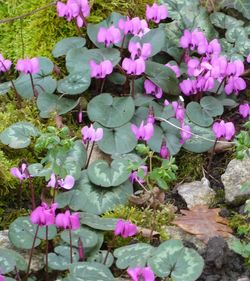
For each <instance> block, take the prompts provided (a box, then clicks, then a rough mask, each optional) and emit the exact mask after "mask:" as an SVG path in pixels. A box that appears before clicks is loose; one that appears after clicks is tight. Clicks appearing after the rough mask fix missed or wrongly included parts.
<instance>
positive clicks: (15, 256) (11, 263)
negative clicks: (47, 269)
mask: <svg viewBox="0 0 250 281" xmlns="http://www.w3.org/2000/svg"><path fill="white" fill-rule="evenodd" d="M15 268H16V269H17V270H21V271H25V270H26V268H27V262H26V261H25V259H24V258H23V257H22V256H21V255H20V254H19V253H17V252H16V251H13V250H10V249H6V248H0V271H1V274H7V273H9V272H11V271H13V270H14V269H15Z"/></svg>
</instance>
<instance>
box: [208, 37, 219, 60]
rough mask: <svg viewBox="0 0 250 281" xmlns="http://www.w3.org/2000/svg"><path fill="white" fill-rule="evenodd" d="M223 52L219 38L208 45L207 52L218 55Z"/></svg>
mask: <svg viewBox="0 0 250 281" xmlns="http://www.w3.org/2000/svg"><path fill="white" fill-rule="evenodd" d="M220 53H221V45H220V43H219V41H218V39H214V40H212V41H211V42H210V43H209V44H208V46H207V54H209V55H215V56H218V55H219V54H220Z"/></svg>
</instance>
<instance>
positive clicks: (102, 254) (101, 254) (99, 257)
mask: <svg viewBox="0 0 250 281" xmlns="http://www.w3.org/2000/svg"><path fill="white" fill-rule="evenodd" d="M107 255H108V256H107ZM106 256H107V258H106ZM105 259H106V261H105ZM87 261H90V262H98V263H100V264H104V261H105V265H106V266H107V267H111V266H112V264H113V263H114V257H113V255H112V254H111V253H110V252H109V253H108V251H98V252H97V253H95V255H92V256H90V257H89V258H88V259H87Z"/></svg>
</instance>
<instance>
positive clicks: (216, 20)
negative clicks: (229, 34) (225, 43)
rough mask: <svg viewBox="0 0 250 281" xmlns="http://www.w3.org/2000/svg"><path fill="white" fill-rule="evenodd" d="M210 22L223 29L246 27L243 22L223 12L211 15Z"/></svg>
mask: <svg viewBox="0 0 250 281" xmlns="http://www.w3.org/2000/svg"><path fill="white" fill-rule="evenodd" d="M210 20H211V22H212V24H213V25H215V26H217V27H219V28H222V29H230V28H233V27H236V26H242V25H244V22H243V21H241V20H237V19H236V18H234V17H231V16H228V15H226V14H224V13H221V12H214V13H212V14H211V15H210Z"/></svg>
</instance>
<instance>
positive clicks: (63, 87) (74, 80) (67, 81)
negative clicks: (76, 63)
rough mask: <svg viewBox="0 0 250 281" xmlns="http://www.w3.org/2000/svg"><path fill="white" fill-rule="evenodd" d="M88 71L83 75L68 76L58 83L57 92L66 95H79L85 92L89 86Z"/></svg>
mask: <svg viewBox="0 0 250 281" xmlns="http://www.w3.org/2000/svg"><path fill="white" fill-rule="evenodd" d="M90 82H91V79H90V74H89V69H88V71H86V72H85V73H81V72H77V73H71V74H70V75H69V76H67V77H65V78H64V79H62V80H60V81H58V87H57V90H58V92H60V93H64V94H68V95H79V94H81V93H83V92H84V91H86V90H87V89H88V87H89V86H90Z"/></svg>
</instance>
